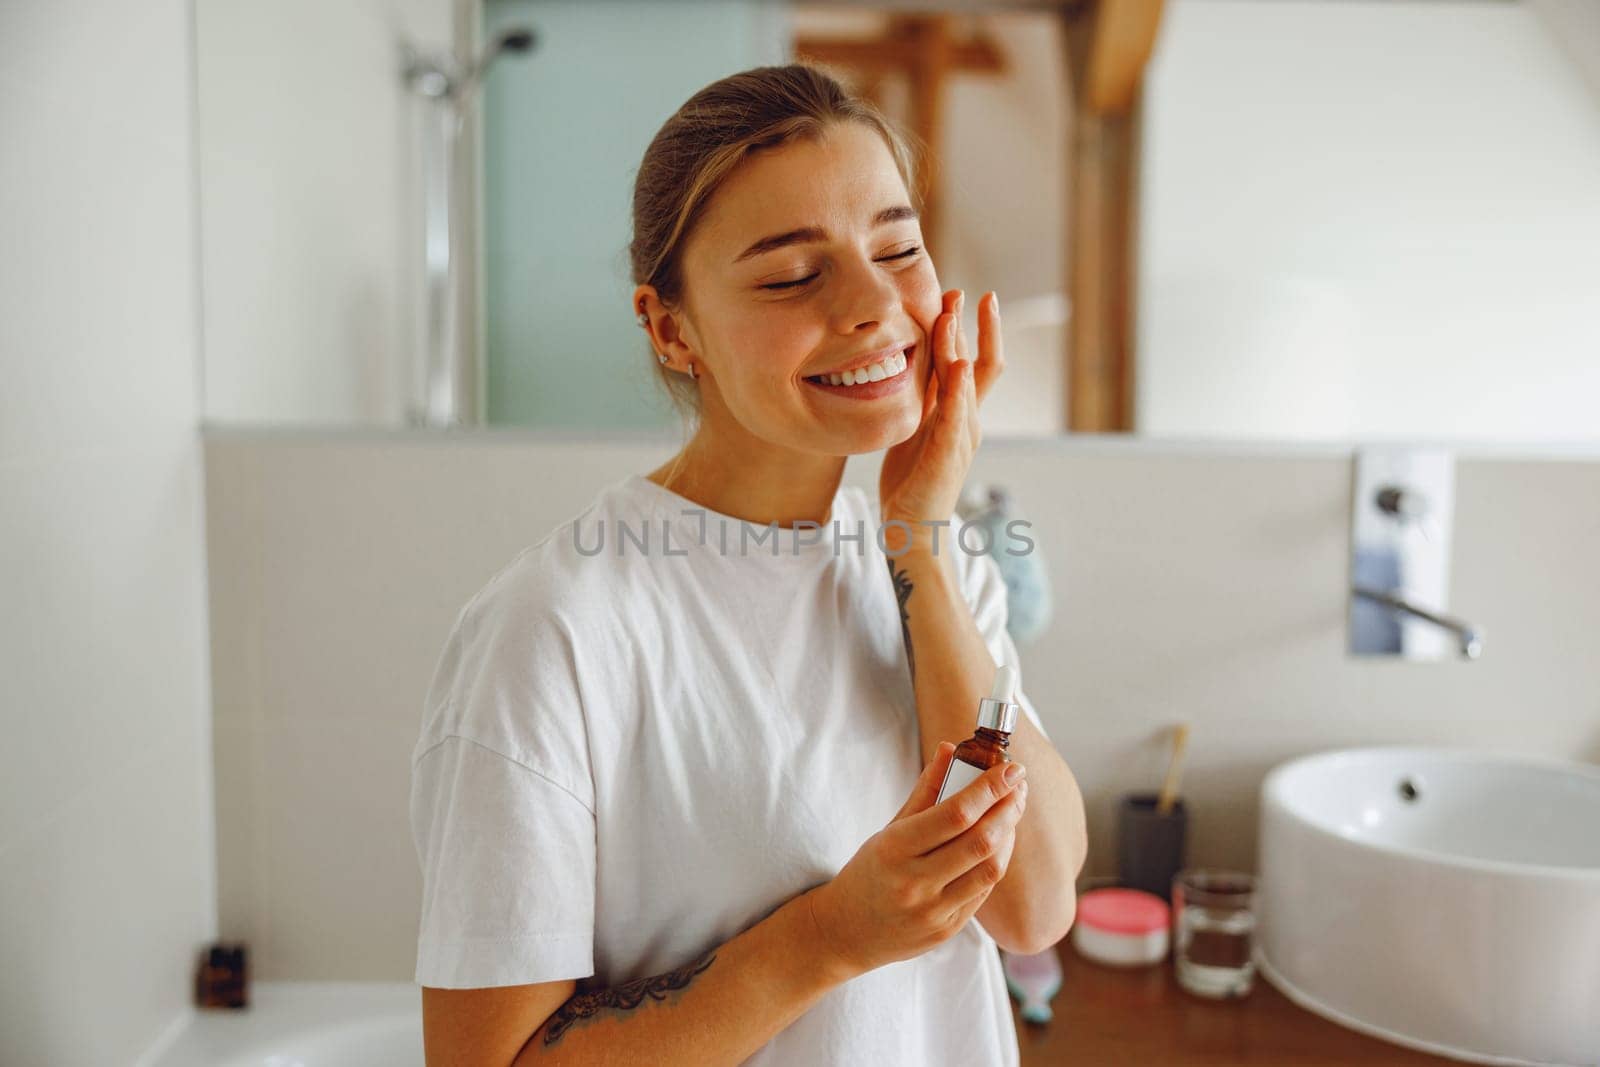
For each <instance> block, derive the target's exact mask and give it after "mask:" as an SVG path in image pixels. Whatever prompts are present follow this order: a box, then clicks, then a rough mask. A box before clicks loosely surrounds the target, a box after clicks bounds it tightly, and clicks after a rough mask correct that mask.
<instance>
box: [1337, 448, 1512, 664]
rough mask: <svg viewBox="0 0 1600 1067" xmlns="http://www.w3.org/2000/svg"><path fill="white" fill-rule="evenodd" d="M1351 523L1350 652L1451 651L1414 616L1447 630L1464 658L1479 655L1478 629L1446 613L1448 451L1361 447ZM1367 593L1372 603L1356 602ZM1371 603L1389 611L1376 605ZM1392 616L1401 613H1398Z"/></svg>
mask: <svg viewBox="0 0 1600 1067" xmlns="http://www.w3.org/2000/svg"><path fill="white" fill-rule="evenodd" d="M1355 458H1356V462H1355V470H1354V475H1355V477H1354V494H1353V499H1352V503H1353V505H1354V507H1353V509H1352V512H1351V528H1350V544H1351V554H1350V593H1351V606H1350V651H1351V652H1352V653H1354V654H1357V655H1380V656H1382V655H1387V656H1401V657H1403V658H1406V659H1445V658H1449V656H1450V650H1449V646H1448V645H1446V644H1445V643H1443V642H1441V641H1438V640H1437V639H1434V640H1429V639H1428V638H1429V637H1432V636H1433V635H1431V634H1428V633H1426V632H1421V633H1417V632H1412V631H1413V630H1414V629H1415V623H1413V622H1411V620H1413V619H1420V620H1422V621H1424V622H1427V623H1430V624H1432V625H1433V626H1436V627H1438V628H1439V629H1442V630H1444V631H1446V632H1447V633H1450V634H1451V635H1453V636H1454V638H1455V648H1456V651H1457V652H1458V653H1459V655H1460V656H1461V657H1462V658H1463V659H1477V658H1479V657H1480V656H1481V655H1482V654H1483V642H1484V633H1483V628H1482V627H1480V626H1475V625H1473V624H1472V623H1470V622H1466V621H1464V620H1461V619H1457V618H1453V617H1452V616H1449V615H1446V614H1445V613H1444V611H1445V607H1446V605H1445V592H1446V590H1447V589H1448V588H1449V569H1450V541H1451V529H1450V527H1451V522H1452V519H1453V517H1454V509H1455V463H1454V457H1453V456H1451V455H1450V454H1449V453H1448V452H1447V451H1444V450H1442V449H1428V448H1415V447H1406V446H1400V447H1392V448H1384V447H1376V448H1363V449H1360V450H1358V451H1357V453H1356V457H1355ZM1362 600H1365V601H1369V602H1370V604H1364V605H1359V606H1358V604H1359V602H1360V601H1362ZM1372 604H1376V605H1378V606H1379V607H1381V608H1384V609H1387V611H1374V609H1373V607H1372V606H1371V605H1372ZM1396 616H1399V617H1398V618H1397V617H1396Z"/></svg>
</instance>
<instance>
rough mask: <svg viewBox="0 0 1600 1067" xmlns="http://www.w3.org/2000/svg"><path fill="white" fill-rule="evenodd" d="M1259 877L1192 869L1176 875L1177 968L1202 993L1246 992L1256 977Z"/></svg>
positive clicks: (1187, 984)
mask: <svg viewBox="0 0 1600 1067" xmlns="http://www.w3.org/2000/svg"><path fill="white" fill-rule="evenodd" d="M1255 895H1256V880H1255V878H1254V877H1253V876H1252V875H1249V874H1244V873H1242V872H1240V871H1220V870H1206V869H1201V868H1189V869H1186V870H1182V871H1179V872H1178V875H1177V877H1176V878H1174V879H1173V880H1172V915H1173V926H1174V927H1175V932H1174V934H1173V953H1172V958H1173V967H1174V968H1176V971H1177V976H1178V984H1179V985H1181V986H1183V988H1184V989H1187V990H1188V991H1189V992H1191V993H1194V994H1196V995H1198V996H1202V997H1214V998H1218V999H1221V998H1226V997H1242V996H1244V995H1245V994H1247V993H1249V992H1250V988H1251V985H1252V983H1253V981H1254V978H1255V973H1256V965H1255V959H1254V954H1253V951H1252V949H1253V946H1254V943H1255V929H1256V913H1255Z"/></svg>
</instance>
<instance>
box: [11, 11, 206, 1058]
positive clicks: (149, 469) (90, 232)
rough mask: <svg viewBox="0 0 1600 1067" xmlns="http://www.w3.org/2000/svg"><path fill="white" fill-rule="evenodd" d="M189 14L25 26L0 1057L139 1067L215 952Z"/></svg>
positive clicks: (120, 15)
mask: <svg viewBox="0 0 1600 1067" xmlns="http://www.w3.org/2000/svg"><path fill="white" fill-rule="evenodd" d="M190 56H191V52H190V26H189V8H188V5H187V4H186V3H184V2H183V0H149V2H146V3H141V4H136V5H134V4H95V5H62V4H26V3H7V4H3V5H0V129H3V130H4V137H5V146H4V149H3V150H0V233H3V234H4V245H5V255H4V257H3V258H0V381H3V382H4V384H3V386H0V604H3V605H4V610H3V612H0V687H3V688H0V729H3V740H0V961H3V962H0V1062H3V1063H5V1064H7V1065H8V1067H74V1065H78V1064H83V1065H94V1067H101V1065H104V1064H112V1063H129V1062H132V1061H133V1060H134V1058H135V1057H136V1056H137V1055H138V1053H139V1052H140V1050H142V1049H145V1048H146V1047H148V1046H150V1045H151V1044H152V1043H153V1042H155V1041H157V1039H158V1037H160V1036H161V1035H162V1034H164V1033H166V1032H169V1030H170V1027H172V1026H173V1025H175V1024H177V1023H179V1022H181V1021H182V1020H183V1019H184V1017H185V1012H186V1010H187V1006H188V1005H189V1003H190V1000H191V996H192V988H193V976H194V965H195V961H196V958H197V955H198V950H199V949H200V947H201V946H202V945H203V944H204V943H205V942H206V941H208V940H210V939H211V938H212V937H213V936H214V934H215V930H216V895H215V885H214V871H215V853H214V849H213V843H212V829H213V818H212V790H211V731H210V716H209V693H208V688H209V675H208V669H207V668H208V656H207V645H206V638H207V634H206V602H205V596H206V591H205V565H206V557H205V543H204V540H203V536H204V529H203V525H202V522H203V517H202V513H201V499H200V492H201V477H202V475H201V453H200V448H199V446H198V439H197V436H196V433H195V427H196V422H197V418H198V393H197V388H196V385H197V372H198V362H199V349H198V344H197V337H196V332H197V330H196V320H197V316H198V308H197V299H196V272H195V223H194V200H193V196H194V151H193V144H192V139H191V122H192V117H193V113H192V106H193V96H192V78H193V67H192V65H191V61H190Z"/></svg>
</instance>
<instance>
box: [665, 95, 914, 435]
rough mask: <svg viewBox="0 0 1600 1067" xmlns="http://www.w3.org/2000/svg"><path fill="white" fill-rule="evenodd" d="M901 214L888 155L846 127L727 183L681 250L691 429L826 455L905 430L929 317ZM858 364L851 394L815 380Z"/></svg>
mask: <svg viewBox="0 0 1600 1067" xmlns="http://www.w3.org/2000/svg"><path fill="white" fill-rule="evenodd" d="M910 204H911V198H910V197H909V196H908V195H907V192H906V188H905V183H904V182H902V181H901V179H900V172H899V171H898V170H897V169H896V168H895V164H894V158H893V157H892V156H891V155H890V153H889V149H888V146H887V145H886V144H885V143H884V141H883V139H882V137H881V136H880V135H879V134H878V133H877V131H875V130H874V129H872V128H871V127H869V126H866V125H863V124H861V123H856V122H845V123H838V124H835V125H833V126H831V127H830V128H829V129H828V130H827V131H826V132H825V133H824V134H823V135H822V136H821V137H820V138H819V139H816V140H797V141H792V142H789V143H788V144H785V145H783V146H781V147H778V148H774V149H767V150H765V151H761V152H757V153H755V154H754V155H753V156H751V157H749V158H747V159H746V160H745V161H744V162H742V163H741V164H740V166H739V167H738V168H737V169H736V170H735V171H734V172H733V173H732V174H731V175H729V177H728V178H727V180H726V181H725V182H724V183H723V185H722V186H721V187H720V188H719V189H718V190H717V192H716V193H715V194H714V195H713V197H712V202H711V204H710V205H709V206H708V210H707V212H706V214H705V215H704V216H703V217H702V219H701V221H700V223H699V225H698V226H697V227H696V229H695V231H694V232H693V234H691V236H690V238H689V241H688V243H687V244H686V246H685V249H684V287H685V302H686V307H685V309H684V310H685V312H686V314H685V315H684V316H683V317H682V319H681V320H680V322H681V327H682V332H681V335H680V340H681V342H682V345H683V347H682V348H681V349H680V350H679V351H678V352H675V353H673V355H674V357H675V358H674V362H675V363H677V364H678V365H679V366H683V365H684V361H685V360H688V359H692V360H694V361H695V363H696V364H697V370H701V371H702V373H701V376H700V389H701V402H702V403H701V408H702V412H701V415H702V419H703V420H706V421H708V422H711V421H715V420H727V419H732V420H734V421H736V422H737V423H738V424H739V427H742V429H743V430H744V431H745V432H747V433H749V434H752V435H754V436H756V437H759V438H762V439H764V440H766V441H769V442H771V443H773V444H775V445H778V446H781V447H787V448H792V449H795V450H798V451H804V452H812V453H822V454H826V455H831V456H844V455H852V454H855V453H860V452H870V451H875V450H878V449H882V448H887V447H888V446H890V445H893V444H895V443H897V442H899V441H903V440H905V439H906V438H908V437H910V436H911V435H912V434H913V433H915V432H916V430H917V427H918V425H919V423H920V421H921V418H922V411H923V395H924V391H925V390H926V389H927V388H928V378H929V368H930V367H931V365H932V363H931V360H930V359H929V356H928V352H927V349H928V340H927V339H928V338H929V336H931V331H932V329H933V325H934V321H935V320H936V319H937V318H938V316H939V314H940V312H941V310H942V306H941V294H940V289H939V279H938V276H937V275H936V274H935V273H934V269H933V263H932V261H931V260H930V259H929V258H928V254H927V252H926V251H925V250H924V249H923V247H922V229H921V227H920V225H919V224H918V222H917V219H916V217H915V216H914V215H913V214H912V211H911V207H910ZM902 358H903V359H904V361H905V366H904V368H903V369H902V367H901V360H902ZM874 362H877V363H879V364H880V366H881V367H882V368H883V371H882V373H883V374H884V375H885V377H883V378H882V379H881V380H877V381H873V380H872V379H873V378H875V377H877V375H878V373H879V372H878V371H870V372H869V371H868V367H869V365H870V364H872V363H874ZM857 368H860V369H861V370H862V372H863V376H864V378H865V382H864V384H861V385H844V384H839V385H834V384H831V383H827V381H826V378H818V377H817V376H818V375H824V376H826V375H829V374H830V373H832V372H842V371H845V370H851V371H854V370H855V369H857ZM713 428H716V427H713ZM725 428H731V427H725Z"/></svg>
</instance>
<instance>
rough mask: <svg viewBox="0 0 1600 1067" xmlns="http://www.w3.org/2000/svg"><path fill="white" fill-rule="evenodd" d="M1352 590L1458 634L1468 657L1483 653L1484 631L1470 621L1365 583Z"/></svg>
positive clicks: (1465, 655) (1463, 652)
mask: <svg viewBox="0 0 1600 1067" xmlns="http://www.w3.org/2000/svg"><path fill="white" fill-rule="evenodd" d="M1350 592H1352V593H1354V594H1355V595H1356V596H1360V597H1366V598H1367V599H1368V600H1373V601H1376V602H1378V603H1379V604H1384V605H1387V606H1388V607H1391V608H1393V609H1395V610H1396V611H1402V612H1405V613H1406V614H1407V615H1413V616H1415V617H1417V618H1419V619H1425V620H1427V621H1428V622H1431V623H1433V624H1434V625H1435V626H1439V627H1442V628H1443V629H1446V630H1448V631H1450V632H1451V633H1453V634H1455V635H1456V640H1457V641H1459V642H1460V646H1461V655H1462V656H1464V657H1465V658H1467V659H1477V658H1478V657H1479V656H1480V655H1482V654H1483V631H1482V630H1481V629H1479V628H1478V627H1476V626H1474V625H1472V624H1471V623H1470V622H1463V621H1462V620H1460V619H1453V618H1451V617H1450V616H1448V615H1439V614H1437V613H1435V612H1432V611H1429V610H1428V609H1427V608H1423V607H1418V606H1417V605H1416V604H1412V603H1410V602H1408V601H1405V600H1402V599H1401V598H1399V597H1397V596H1395V595H1393V594H1392V593H1385V592H1383V591H1382V590H1381V589H1369V588H1367V587H1366V586H1364V585H1357V586H1352V587H1351V588H1350Z"/></svg>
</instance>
